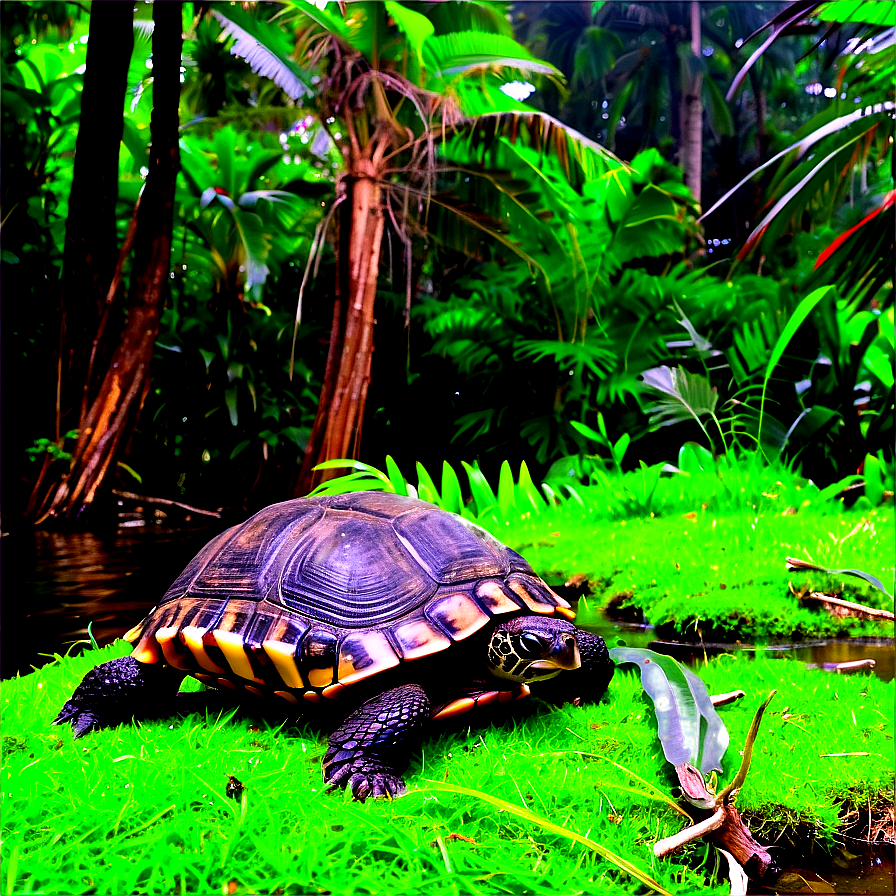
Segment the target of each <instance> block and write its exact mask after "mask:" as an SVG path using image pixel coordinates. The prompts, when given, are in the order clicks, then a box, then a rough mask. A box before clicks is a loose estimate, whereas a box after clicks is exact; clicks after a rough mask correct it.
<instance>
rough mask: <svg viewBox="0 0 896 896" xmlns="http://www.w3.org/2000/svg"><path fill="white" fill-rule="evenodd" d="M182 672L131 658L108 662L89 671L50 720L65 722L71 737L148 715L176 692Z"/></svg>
mask: <svg viewBox="0 0 896 896" xmlns="http://www.w3.org/2000/svg"><path fill="white" fill-rule="evenodd" d="M183 677H184V673H183V672H180V671H178V670H177V669H172V668H171V667H170V666H164V665H162V664H154V665H146V664H144V663H138V662H137V661H136V660H135V659H134V658H133V657H130V656H125V657H121V658H120V659H117V660H109V662H108V663H101V664H100V665H99V666H96V667H95V668H93V669H91V670H90V671H89V672H88V673H87V674H86V675H85V676H84V678H83V679H82V681H81V684H79V685H78V687H77V688H75V692H74V694H72V696H71V697H70V698H69V700H68V701H67V702H66V704H65V706H63V707H62V709H61V710H60V711H59V715H58V716H56V718H55V719H54V720H53V724H54V725H63V724H65V723H66V722H68V723H69V724H70V725H71V726H72V733H73V734H74V736H75V737H81V736H82V735H83V734H87V733H88V732H89V731H95V730H96V729H98V728H108V727H109V726H111V725H117V724H119V723H120V722H124V721H126V720H128V719H130V718H131V717H133V716H141V715H148V714H151V713H152V712H153V711H154V710H156V709H157V708H158V707H159V706H161V705H162V701H163V700H166V699H167V700H170V699H171V698H173V697H174V695H175V694H176V693H177V688H178V686H179V685H180V682H181V680H182V679H183Z"/></svg>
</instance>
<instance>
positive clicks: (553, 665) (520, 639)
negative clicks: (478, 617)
mask: <svg viewBox="0 0 896 896" xmlns="http://www.w3.org/2000/svg"><path fill="white" fill-rule="evenodd" d="M486 662H487V664H488V668H489V671H490V672H491V674H492V675H494V676H495V677H496V678H509V679H510V680H511V681H520V682H530V681H545V680H546V679H548V678H553V677H554V676H555V675H558V674H559V673H560V672H563V671H564V670H571V669H578V668H579V667H580V666H581V665H582V658H581V656H580V655H579V645H578V642H577V641H576V627H575V626H574V625H572V623H570V622H567V621H566V620H564V619H554V618H545V617H543V616H517V617H516V618H514V619H509V620H507V621H506V622H501V623H499V624H498V625H497V626H495V629H494V631H493V632H492V636H491V640H490V641H489V643H488V656H487V659H486Z"/></svg>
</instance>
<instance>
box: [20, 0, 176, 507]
mask: <svg viewBox="0 0 896 896" xmlns="http://www.w3.org/2000/svg"><path fill="white" fill-rule="evenodd" d="M101 5H102V4H101ZM153 22H154V25H155V29H154V32H153V40H152V46H153V110H152V122H151V136H152V149H151V152H150V159H149V174H148V175H147V178H146V187H145V190H144V195H143V198H142V200H141V203H140V208H139V211H138V214H137V234H136V238H135V248H134V264H133V271H132V275H131V287H130V290H129V302H128V314H127V320H126V322H125V326H124V329H123V331H122V334H121V337H120V339H119V341H118V344H117V345H116V347H115V350H114V352H113V354H112V357H111V359H110V361H109V364H108V367H107V369H106V372H105V375H104V377H103V379H102V382H101V383H100V386H99V389H98V392H97V394H96V397H95V398H94V399H93V401H92V402H91V403H90V404H89V407H87V408H86V409H85V411H84V413H82V415H81V419H80V421H79V435H78V442H77V445H76V446H75V451H74V454H73V457H72V461H71V466H70V468H69V472H68V475H67V476H66V477H65V479H64V480H63V481H62V483H61V484H60V485H59V487H58V488H57V489H56V493H55V494H54V495H53V498H52V501H51V502H50V506H49V507H48V508H47V509H46V510H45V511H43V512H39V515H38V519H37V522H38V523H40V522H42V521H43V520H45V519H47V518H55V519H60V520H71V519H77V518H78V517H80V516H81V515H82V513H83V512H84V511H85V510H86V509H87V508H88V507H89V506H90V505H91V504H92V502H93V500H94V498H95V497H96V494H97V490H98V489H99V488H100V486H101V485H102V483H103V480H104V479H105V476H106V474H107V473H108V471H109V468H110V466H111V465H112V463H113V462H114V460H115V456H116V453H117V451H118V449H119V447H120V446H121V445H122V443H123V442H126V441H127V438H128V436H129V434H130V433H131V432H132V431H133V428H134V427H135V426H136V422H137V418H138V416H139V414H140V409H141V408H142V407H143V402H144V400H145V398H146V393H147V391H148V389H149V364H150V361H151V359H152V352H153V348H154V346H155V340H156V335H157V334H158V330H159V317H160V314H161V310H162V306H163V304H164V301H165V297H166V295H167V291H168V280H169V273H170V267H171V234H172V224H173V212H174V185H175V178H176V176H177V169H178V165H179V153H178V142H177V141H178V125H179V119H178V105H179V99H180V52H181V3H179V2H165V3H156V4H155V5H154V6H153Z"/></svg>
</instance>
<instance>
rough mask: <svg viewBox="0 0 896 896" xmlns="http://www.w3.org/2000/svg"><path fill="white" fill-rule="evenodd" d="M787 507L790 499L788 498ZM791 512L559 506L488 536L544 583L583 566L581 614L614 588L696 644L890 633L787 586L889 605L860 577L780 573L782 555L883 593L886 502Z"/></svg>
mask: <svg viewBox="0 0 896 896" xmlns="http://www.w3.org/2000/svg"><path fill="white" fill-rule="evenodd" d="M787 506H792V505H787ZM831 509H832V510H833V512H825V510H824V509H823V507H822V508H816V507H808V508H803V509H801V510H800V511H799V512H796V513H783V512H782V511H781V510H780V509H777V510H774V509H772V508H763V509H762V510H761V511H759V512H749V513H744V512H743V511H731V510H727V511H726V509H725V508H724V507H722V508H720V510H719V511H718V512H714V511H712V510H711V509H704V508H703V507H702V506H701V505H700V504H699V503H694V504H692V505H691V507H690V509H687V510H685V509H684V508H681V512H677V513H670V514H666V515H663V516H658V517H655V518H650V517H646V518H645V517H641V518H634V519H628V520H618V521H611V520H607V519H603V518H601V516H600V514H599V513H595V511H594V509H593V508H592V507H591V505H590V504H588V505H586V506H584V507H582V506H580V505H578V504H575V503H573V502H565V503H563V504H561V505H560V506H558V507H554V508H550V509H547V510H545V511H543V512H542V513H540V514H523V515H518V516H516V517H515V518H513V519H511V520H509V521H507V522H505V523H503V524H501V523H497V522H495V523H493V524H491V525H490V526H489V528H490V529H491V531H492V532H493V533H494V534H495V535H496V536H497V537H499V538H500V539H501V540H502V541H504V542H506V543H507V544H509V545H510V546H511V547H513V548H515V549H516V550H518V551H519V552H520V553H522V554H523V555H524V556H525V557H526V559H527V560H529V562H530V563H531V564H532V566H533V567H534V568H535V569H536V570H537V571H538V572H539V574H540V575H542V576H543V577H544V578H545V579H547V581H548V582H549V583H550V584H559V583H562V582H564V581H565V580H566V579H568V578H569V577H570V576H572V575H574V574H577V573H582V574H584V575H586V576H587V578H588V579H589V580H590V581H591V582H592V584H593V587H594V590H595V593H594V594H593V595H591V596H589V597H587V598H586V601H585V604H584V605H583V607H582V608H581V609H580V617H579V618H580V619H582V620H583V621H588V618H589V615H588V614H589V612H591V611H593V610H595V609H596V608H600V607H603V606H606V604H607V603H609V601H610V600H612V599H613V598H614V597H616V596H618V595H622V596H623V598H622V599H623V602H624V603H625V604H627V605H630V606H636V607H639V608H641V609H642V610H643V613H644V615H645V617H646V619H647V620H648V621H649V622H650V623H652V624H653V625H655V626H657V627H658V632H659V633H667V634H668V633H673V632H674V633H678V634H679V635H684V636H686V637H688V638H693V639H694V640H699V638H700V637H701V636H702V637H703V639H704V640H706V641H721V640H724V641H737V640H739V641H744V642H768V641H775V640H777V641H795V640H801V639H806V638H820V637H836V636H843V635H852V636H859V635H860V636H884V637H893V623H892V622H879V621H866V620H857V619H854V618H833V617H831V616H828V615H827V614H826V613H824V612H822V611H819V610H816V609H812V608H811V607H807V606H803V605H801V604H800V601H798V599H797V598H796V597H795V596H794V595H793V594H791V592H790V590H789V588H788V583H789V582H790V583H792V584H793V586H794V588H796V589H797V590H801V589H804V588H809V589H818V590H825V591H831V592H834V593H836V595H837V596H838V597H841V598H843V599H846V600H851V601H855V602H857V603H861V604H866V605H869V606H873V607H877V608H882V609H888V610H891V611H892V610H893V601H892V599H890V598H888V597H887V596H886V595H885V594H883V593H881V592H880V591H878V590H876V589H874V588H873V587H872V586H871V585H869V584H867V583H866V582H864V581H863V580H861V579H857V578H853V577H849V576H842V577H837V578H831V577H827V576H823V575H821V574H819V573H807V572H788V571H787V570H786V568H785V559H786V558H787V557H796V558H799V559H804V560H812V561H814V562H816V563H818V564H820V565H823V566H827V567H836V568H853V569H862V570H864V571H866V572H869V573H871V574H872V575H876V576H877V577H878V578H879V579H880V580H881V581H882V582H883V583H884V584H885V585H887V584H888V583H889V587H890V588H891V589H892V583H893V576H894V538H893V534H894V525H896V524H894V514H893V505H892V504H889V505H885V506H882V507H878V508H870V507H868V508H865V509H864V510H861V511H859V510H854V511H842V512H841V511H840V510H839V509H837V508H836V505H832V508H831Z"/></svg>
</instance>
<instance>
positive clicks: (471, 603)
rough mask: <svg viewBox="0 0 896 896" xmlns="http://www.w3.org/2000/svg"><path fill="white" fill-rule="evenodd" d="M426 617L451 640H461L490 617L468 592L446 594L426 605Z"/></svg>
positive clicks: (480, 626) (476, 629)
mask: <svg viewBox="0 0 896 896" xmlns="http://www.w3.org/2000/svg"><path fill="white" fill-rule="evenodd" d="M426 616H427V618H428V619H429V620H430V621H432V622H434V623H435V624H436V625H437V626H438V627H439V628H440V629H441V630H442V631H444V632H445V634H447V635H448V637H449V638H451V640H452V641H462V640H463V639H464V638H469V637H470V635H472V634H474V633H475V632H478V631H479V629H481V628H482V626H484V625H485V624H486V623H487V622H488V621H489V619H491V617H490V616H489V614H488V613H486V612H485V610H483V609H482V607H480V606H479V604H477V603H476V601H475V600H473V598H472V597H470V596H469V595H468V594H448V595H446V596H445V597H440V598H437V599H436V600H434V601H432V602H431V603H429V604H427V606H426Z"/></svg>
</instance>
